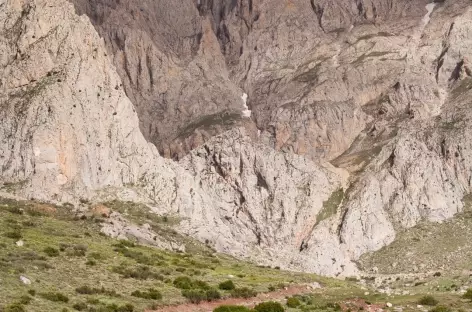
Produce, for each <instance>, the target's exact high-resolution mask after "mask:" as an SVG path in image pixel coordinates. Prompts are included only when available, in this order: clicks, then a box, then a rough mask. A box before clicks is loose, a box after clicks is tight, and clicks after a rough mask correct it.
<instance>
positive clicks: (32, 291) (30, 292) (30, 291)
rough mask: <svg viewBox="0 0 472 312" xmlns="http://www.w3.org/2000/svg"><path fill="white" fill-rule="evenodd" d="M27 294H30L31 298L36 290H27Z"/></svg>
mask: <svg viewBox="0 0 472 312" xmlns="http://www.w3.org/2000/svg"><path fill="white" fill-rule="evenodd" d="M28 294H30V295H31V296H36V290H34V289H29V290H28Z"/></svg>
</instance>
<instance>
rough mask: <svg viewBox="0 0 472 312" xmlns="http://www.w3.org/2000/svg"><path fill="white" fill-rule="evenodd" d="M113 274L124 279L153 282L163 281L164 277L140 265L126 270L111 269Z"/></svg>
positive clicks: (120, 267)
mask: <svg viewBox="0 0 472 312" xmlns="http://www.w3.org/2000/svg"><path fill="white" fill-rule="evenodd" d="M113 272H115V273H118V274H120V275H121V276H123V277H124V278H134V279H139V280H147V279H155V280H161V281H163V280H164V277H163V276H162V275H161V274H159V273H157V272H155V271H153V270H151V268H150V267H148V266H145V265H141V266H137V267H134V268H128V267H126V266H119V267H115V268H113Z"/></svg>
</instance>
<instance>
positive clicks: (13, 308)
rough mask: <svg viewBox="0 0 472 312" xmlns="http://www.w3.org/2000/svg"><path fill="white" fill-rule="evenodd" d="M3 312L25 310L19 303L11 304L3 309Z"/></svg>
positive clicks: (21, 311) (24, 311) (22, 311)
mask: <svg viewBox="0 0 472 312" xmlns="http://www.w3.org/2000/svg"><path fill="white" fill-rule="evenodd" d="M3 312H26V310H25V307H24V306H23V305H22V304H21V303H13V304H10V305H9V306H7V307H6V308H5V309H3Z"/></svg>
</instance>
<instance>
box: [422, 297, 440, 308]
mask: <svg viewBox="0 0 472 312" xmlns="http://www.w3.org/2000/svg"><path fill="white" fill-rule="evenodd" d="M418 303H419V304H422V305H427V306H435V305H437V304H438V300H436V298H434V297H433V296H424V297H422V298H421V299H420V300H419V301H418Z"/></svg>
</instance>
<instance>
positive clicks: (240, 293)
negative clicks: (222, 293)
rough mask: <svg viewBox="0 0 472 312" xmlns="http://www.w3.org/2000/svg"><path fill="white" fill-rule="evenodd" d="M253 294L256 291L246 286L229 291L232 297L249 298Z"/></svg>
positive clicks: (255, 294) (254, 294) (255, 293)
mask: <svg viewBox="0 0 472 312" xmlns="http://www.w3.org/2000/svg"><path fill="white" fill-rule="evenodd" d="M255 296H257V292H255V291H254V290H252V289H250V288H247V287H242V288H235V289H233V291H232V292H231V297H233V298H244V299H249V298H252V297H255Z"/></svg>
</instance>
